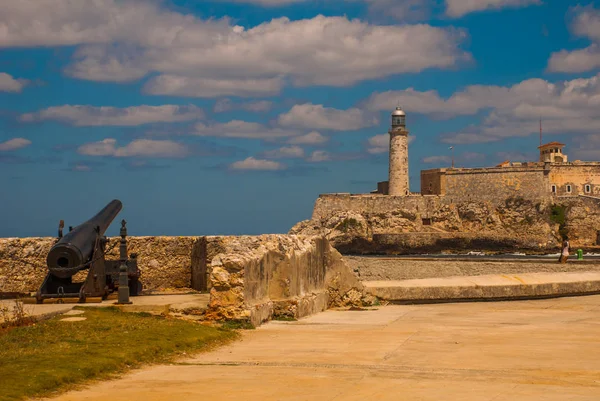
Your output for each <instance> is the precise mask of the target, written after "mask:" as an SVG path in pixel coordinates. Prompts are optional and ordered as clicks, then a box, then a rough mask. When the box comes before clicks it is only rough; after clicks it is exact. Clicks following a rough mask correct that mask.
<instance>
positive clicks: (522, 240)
mask: <svg viewBox="0 0 600 401" xmlns="http://www.w3.org/2000/svg"><path fill="white" fill-rule="evenodd" d="M408 132H409V131H408V130H407V126H406V113H405V112H404V111H403V110H402V109H401V108H400V107H398V108H396V110H394V111H393V112H392V114H391V128H390V130H389V134H390V152H389V180H388V181H384V182H379V183H378V184H377V190H376V191H373V192H372V193H370V194H348V193H339V194H324V195H321V196H319V198H318V199H317V201H316V203H315V207H314V211H313V216H312V219H311V220H309V221H305V222H301V223H299V224H298V225H296V226H295V227H294V228H293V229H292V231H291V232H292V233H315V232H325V233H326V235H327V236H328V238H329V239H330V240H332V242H333V243H334V244H335V245H336V247H338V249H339V250H341V251H342V252H343V253H344V252H345V253H384V254H385V253H394V254H395V253H423V252H439V251H462V250H478V251H516V250H530V251H534V252H540V253H543V252H548V251H552V250H555V249H557V248H558V246H559V244H560V242H561V241H562V239H563V237H566V236H568V237H569V238H570V239H571V241H572V245H574V246H578V247H594V246H597V245H600V232H599V231H598V230H600V162H583V161H579V160H576V161H572V162H569V161H568V157H567V155H566V154H565V153H563V149H564V147H565V145H564V144H561V143H559V142H550V143H547V144H545V145H542V146H540V147H539V151H540V157H539V160H538V161H534V162H511V161H505V162H503V163H501V164H499V165H497V166H495V167H485V168H455V167H454V166H452V167H451V168H438V169H431V170H424V171H421V191H420V193H413V192H411V191H410V188H409V171H408Z"/></svg>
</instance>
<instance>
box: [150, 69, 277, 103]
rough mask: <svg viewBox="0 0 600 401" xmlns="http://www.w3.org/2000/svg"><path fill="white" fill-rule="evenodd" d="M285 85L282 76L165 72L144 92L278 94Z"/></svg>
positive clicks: (213, 94)
mask: <svg viewBox="0 0 600 401" xmlns="http://www.w3.org/2000/svg"><path fill="white" fill-rule="evenodd" d="M282 86H283V80H282V79H281V78H278V77H276V78H264V79H260V78H259V79H217V78H192V77H185V76H180V75H171V74H164V75H159V76H158V77H155V78H152V79H151V80H150V81H148V82H147V83H146V84H145V85H144V88H143V90H144V92H146V93H149V94H151V95H172V96H185V97H203V98H213V97H217V96H240V97H252V96H271V95H277V94H278V93H279V92H280V91H281V88H282Z"/></svg>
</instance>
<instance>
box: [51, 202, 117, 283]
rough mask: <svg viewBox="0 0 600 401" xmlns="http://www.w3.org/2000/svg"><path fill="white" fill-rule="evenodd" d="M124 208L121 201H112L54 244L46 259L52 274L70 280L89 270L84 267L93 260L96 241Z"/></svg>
mask: <svg viewBox="0 0 600 401" xmlns="http://www.w3.org/2000/svg"><path fill="white" fill-rule="evenodd" d="M122 208H123V204H122V203H121V201H119V200H117V199H115V200H113V201H111V202H110V203H109V204H108V205H106V206H105V207H104V208H103V209H102V210H100V211H99V212H98V214H96V215H95V216H94V217H92V218H91V219H89V220H88V221H86V222H85V223H83V224H80V225H78V226H77V227H75V228H74V229H73V231H71V232H69V233H68V234H67V235H65V236H64V237H62V238H61V239H60V240H59V241H58V242H57V243H56V244H54V246H53V247H52V248H51V249H50V252H48V257H47V258H46V263H47V264H48V269H49V270H50V273H52V274H53V275H55V276H57V277H60V278H68V277H71V276H73V275H74V274H75V273H77V272H78V271H80V270H83V269H85V268H87V267H88V266H82V265H85V264H86V263H87V262H89V261H90V259H91V258H92V256H93V255H92V254H93V253H94V246H95V243H96V239H97V238H98V237H99V236H103V235H104V233H105V232H106V230H107V229H108V226H110V224H111V223H112V221H113V220H114V219H115V217H117V215H118V214H119V212H120V211H121V209H122Z"/></svg>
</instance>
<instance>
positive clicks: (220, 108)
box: [213, 99, 273, 113]
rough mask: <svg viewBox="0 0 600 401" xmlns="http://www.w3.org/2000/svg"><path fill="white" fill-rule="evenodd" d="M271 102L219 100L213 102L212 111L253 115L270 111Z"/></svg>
mask: <svg viewBox="0 0 600 401" xmlns="http://www.w3.org/2000/svg"><path fill="white" fill-rule="evenodd" d="M272 107H273V102H271V101H270V100H253V101H248V102H240V103H235V102H233V101H232V100H231V99H219V100H217V101H216V102H215V105H214V107H213V111H214V112H215V113H223V112H226V111H232V110H246V111H252V112H255V113H261V112H266V111H269V110H271V108H272Z"/></svg>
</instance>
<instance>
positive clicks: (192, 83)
mask: <svg viewBox="0 0 600 401" xmlns="http://www.w3.org/2000/svg"><path fill="white" fill-rule="evenodd" d="M398 105H400V106H401V107H402V108H403V109H404V110H405V111H406V113H407V128H408V130H409V131H410V137H411V142H410V147H409V163H410V166H409V171H410V184H411V190H412V191H413V192H418V191H419V186H420V171H421V170H423V169H430V168H439V167H447V166H449V165H450V164H451V150H450V149H449V148H450V147H454V154H455V160H456V165H457V166H458V167H481V166H493V165H496V164H498V163H500V162H502V161H504V160H511V161H529V160H531V161H533V160H536V159H537V146H539V128H540V120H541V121H542V127H543V133H544V141H545V142H549V141H555V140H556V141H561V142H563V143H565V144H566V145H567V147H566V149H565V152H566V153H567V154H568V155H569V157H570V159H571V160H577V159H578V160H585V161H596V160H600V134H599V133H600V107H599V106H600V3H597V2H594V1H581V2H578V1H567V0H560V1H554V0H552V1H551V0H212V1H211V0H163V1H159V0H156V1H154V0H144V1H141V0H19V1H8V0H2V1H0V188H1V190H0V237H26V236H54V235H56V231H57V226H58V221H59V220H61V219H64V220H65V225H66V226H69V225H73V226H75V225H78V224H80V223H82V222H84V221H85V220H87V219H88V218H90V217H91V216H93V215H94V214H95V213H96V212H97V211H99V210H100V209H101V208H102V207H104V206H105V205H106V204H107V203H108V202H110V201H111V200H112V199H120V200H121V201H122V202H123V210H122V212H121V213H120V215H119V216H118V218H117V219H119V220H120V219H122V218H125V219H126V220H127V221H128V228H129V234H130V235H224V234H235V235H237V234H262V233H285V232H287V231H288V230H289V229H290V228H291V227H292V226H293V225H294V224H295V223H297V222H299V221H301V220H306V219H309V218H310V217H311V212H312V207H313V205H314V202H315V200H316V199H317V197H318V196H319V194H322V193H338V192H344V193H368V192H370V191H372V190H374V189H376V186H377V182H378V181H384V180H387V175H388V153H387V152H388V149H387V148H388V144H389V136H388V135H387V130H388V129H389V125H390V113H391V111H392V110H393V109H394V108H395V107H396V106H398ZM118 226H119V224H118V223H117V222H114V223H113V225H112V226H111V229H109V231H108V234H109V235H115V234H117V233H118Z"/></svg>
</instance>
